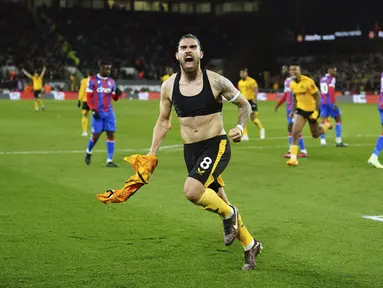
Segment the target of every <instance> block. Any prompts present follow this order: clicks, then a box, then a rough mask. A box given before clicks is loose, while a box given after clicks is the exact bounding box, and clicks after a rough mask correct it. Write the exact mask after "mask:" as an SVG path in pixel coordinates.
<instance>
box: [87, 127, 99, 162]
mask: <svg viewBox="0 0 383 288" xmlns="http://www.w3.org/2000/svg"><path fill="white" fill-rule="evenodd" d="M100 135H101V134H99V133H94V134H92V136H91V138H90V139H89V143H88V148H87V149H86V154H85V163H86V164H87V165H90V162H91V160H92V149H93V147H94V145H96V143H97V141H98V139H99V138H100Z"/></svg>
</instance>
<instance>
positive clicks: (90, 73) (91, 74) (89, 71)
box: [86, 70, 95, 77]
mask: <svg viewBox="0 0 383 288" xmlns="http://www.w3.org/2000/svg"><path fill="white" fill-rule="evenodd" d="M86 74H88V75H89V76H91V77H92V76H94V74H95V73H94V71H93V70H87V71H86Z"/></svg>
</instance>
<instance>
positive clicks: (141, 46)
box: [0, 3, 383, 92]
mask: <svg viewBox="0 0 383 288" xmlns="http://www.w3.org/2000/svg"><path fill="white" fill-rule="evenodd" d="M15 15H17V20H16V21H15ZM238 17H239V16H238V14H233V15H230V14H227V15H224V16H222V15H221V16H217V15H211V14H201V15H194V14H182V15H181V14H171V17H169V14H168V13H150V16H148V14H147V13H145V12H134V13H132V12H128V11H122V10H120V9H111V10H109V11H107V12H106V11H105V10H103V9H82V8H70V9H69V8H68V9H59V8H48V7H42V8H39V9H38V11H37V12H36V11H35V12H34V13H32V12H30V11H28V10H27V9H26V8H23V7H20V6H19V5H17V4H13V3H2V4H0V33H1V35H6V37H2V41H1V43H0V67H7V68H5V69H2V68H0V69H2V70H0V81H1V82H0V87H3V88H4V87H7V86H9V87H13V89H15V87H17V88H16V89H20V90H21V89H23V87H24V81H25V80H26V79H25V78H23V76H22V75H19V74H18V73H17V71H19V70H20V69H21V68H25V69H26V70H27V71H29V72H31V73H33V71H34V70H35V69H38V70H41V68H42V67H43V65H45V66H46V67H47V72H46V76H45V80H49V81H52V82H54V81H59V80H61V81H70V83H71V85H69V87H70V89H71V90H72V89H73V90H76V89H77V88H78V83H79V76H78V74H77V73H76V72H75V71H73V70H71V69H68V68H67V67H77V68H78V69H79V71H85V70H86V69H89V68H91V69H92V68H95V67H96V64H97V61H98V60H99V59H101V58H105V57H107V58H108V59H111V60H112V61H113V63H114V70H113V75H114V77H115V78H119V79H138V80H140V79H147V80H152V79H155V80H159V79H161V77H162V76H163V75H164V73H165V68H166V67H168V66H173V68H174V69H176V68H177V66H176V63H175V60H174V53H175V51H176V45H177V41H178V37H179V36H181V35H183V34H186V33H188V32H192V33H194V34H196V35H198V36H199V37H200V40H201V43H202V44H203V45H204V48H205V49H206V51H207V52H208V53H206V54H205V57H204V63H209V61H210V60H211V59H219V58H222V59H225V57H227V56H228V55H229V54H230V53H233V51H236V48H235V47H236V46H235V45H238V43H239V42H240V39H241V37H242V38H243V35H246V33H249V32H248V31H247V30H246V29H238V26H237V25H233V23H236V21H235V19H237V18H238ZM240 17H241V23H240V25H241V27H246V26H247V25H250V23H251V21H252V16H251V15H245V16H244V15H242V16H240ZM211 23H214V25H211ZM255 57H256V56H255ZM382 60H383V56H382V55H381V54H371V55H347V56H342V57H339V56H337V57H331V56H328V55H327V56H325V55H322V56H315V57H302V58H299V59H292V58H291V59H282V61H280V64H285V63H286V64H288V63H291V62H290V61H294V62H299V63H300V64H301V65H302V68H303V72H304V73H306V74H308V75H310V76H311V77H313V78H314V79H315V80H316V81H317V82H319V79H320V77H321V76H323V75H324V73H325V71H324V68H323V67H324V64H327V63H329V62H330V63H332V64H334V65H335V66H336V67H337V68H338V71H339V72H338V78H337V88H338V89H339V90H342V91H355V92H360V91H377V90H378V89H379V85H380V75H381V72H382V71H383V66H382V63H383V61H382ZM273 64H275V63H273ZM273 64H272V65H271V66H274V67H276V65H273ZM126 68H130V69H126ZM272 75H274V76H273V77H271V84H272V85H271V86H272V89H273V90H279V89H281V88H282V87H283V80H284V79H281V77H280V75H278V71H273V73H272Z"/></svg>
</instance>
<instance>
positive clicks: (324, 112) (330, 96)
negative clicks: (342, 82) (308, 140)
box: [320, 67, 348, 147]
mask: <svg viewBox="0 0 383 288" xmlns="http://www.w3.org/2000/svg"><path fill="white" fill-rule="evenodd" d="M336 73H337V68H335V67H328V68H327V74H326V75H324V76H323V77H322V78H321V80H320V90H321V100H320V101H321V103H320V117H321V118H322V123H324V122H325V121H327V118H328V117H331V118H334V119H335V122H336V124H335V137H336V138H335V143H336V147H347V146H348V145H347V144H346V143H343V141H342V116H341V114H340V110H339V107H338V106H337V105H336V101H335V83H336V80H335V77H336ZM320 143H321V146H322V147H325V146H326V135H325V133H323V134H322V135H321V136H320Z"/></svg>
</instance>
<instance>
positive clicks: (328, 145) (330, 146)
mask: <svg viewBox="0 0 383 288" xmlns="http://www.w3.org/2000/svg"><path fill="white" fill-rule="evenodd" d="M305 146H306V147H309V148H321V147H320V144H319V143H318V145H305ZM348 146H350V147H369V146H371V147H372V146H375V143H356V144H348ZM332 147H335V143H334V144H327V147H325V148H321V149H328V148H332ZM272 148H287V145H273V146H271V145H266V146H240V147H238V148H237V149H272ZM345 149H347V148H345Z"/></svg>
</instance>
